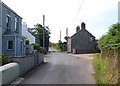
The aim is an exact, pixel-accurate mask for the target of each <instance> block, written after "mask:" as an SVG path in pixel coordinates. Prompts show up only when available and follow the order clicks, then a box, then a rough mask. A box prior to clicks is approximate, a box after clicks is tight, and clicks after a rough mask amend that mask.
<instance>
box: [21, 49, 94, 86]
mask: <svg viewBox="0 0 120 86" xmlns="http://www.w3.org/2000/svg"><path fill="white" fill-rule="evenodd" d="M85 57H87V58H84V57H80V56H73V55H72V54H67V53H64V52H55V51H53V50H52V51H51V52H50V53H49V54H48V55H46V56H45V61H46V62H45V63H43V64H42V65H40V66H39V67H37V68H35V69H34V70H32V71H30V72H29V73H28V74H27V75H25V77H24V78H25V79H24V80H23V81H22V82H21V83H20V84H95V83H96V82H95V79H94V76H93V74H92V72H93V68H92V63H91V60H90V59H88V55H86V56H85Z"/></svg>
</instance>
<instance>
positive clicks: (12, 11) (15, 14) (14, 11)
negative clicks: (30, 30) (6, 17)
mask: <svg viewBox="0 0 120 86" xmlns="http://www.w3.org/2000/svg"><path fill="white" fill-rule="evenodd" d="M2 5H3V6H4V7H6V8H7V9H9V10H10V11H11V12H13V13H14V14H15V15H17V16H19V15H18V14H17V13H16V12H15V11H14V10H12V9H11V8H10V7H8V6H7V5H6V4H5V3H4V2H2ZM19 17H20V18H21V19H22V17H21V16H19Z"/></svg>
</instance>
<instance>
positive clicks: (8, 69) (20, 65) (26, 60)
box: [0, 53, 44, 86]
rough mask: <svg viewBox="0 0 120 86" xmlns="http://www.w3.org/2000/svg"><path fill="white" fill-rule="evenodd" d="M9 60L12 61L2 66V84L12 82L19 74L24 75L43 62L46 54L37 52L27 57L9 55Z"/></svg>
mask: <svg viewBox="0 0 120 86" xmlns="http://www.w3.org/2000/svg"><path fill="white" fill-rule="evenodd" d="M8 62H11V63H9V64H6V65H4V66H1V67H0V86H1V84H10V83H11V82H13V81H14V80H15V79H17V78H18V77H19V76H23V75H24V74H25V73H27V72H28V71H30V70H31V69H33V68H34V67H36V66H38V65H40V64H41V63H43V62H44V55H43V54H41V53H36V54H34V55H28V56H25V57H16V58H15V57H9V58H8Z"/></svg>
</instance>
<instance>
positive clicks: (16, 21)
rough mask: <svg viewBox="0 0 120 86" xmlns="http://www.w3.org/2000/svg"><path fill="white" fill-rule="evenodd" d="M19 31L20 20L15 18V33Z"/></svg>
mask: <svg viewBox="0 0 120 86" xmlns="http://www.w3.org/2000/svg"><path fill="white" fill-rule="evenodd" d="M18 29H19V28H18V18H17V17H15V31H16V32H17V30H18Z"/></svg>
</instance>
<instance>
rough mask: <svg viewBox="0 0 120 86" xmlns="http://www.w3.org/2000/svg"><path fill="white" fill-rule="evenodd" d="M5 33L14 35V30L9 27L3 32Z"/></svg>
mask: <svg viewBox="0 0 120 86" xmlns="http://www.w3.org/2000/svg"><path fill="white" fill-rule="evenodd" d="M3 35H14V32H13V31H11V30H9V29H8V30H6V31H5V32H4V33H3Z"/></svg>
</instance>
